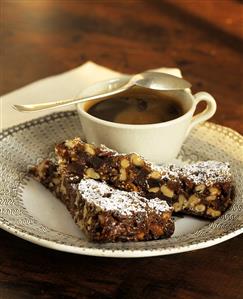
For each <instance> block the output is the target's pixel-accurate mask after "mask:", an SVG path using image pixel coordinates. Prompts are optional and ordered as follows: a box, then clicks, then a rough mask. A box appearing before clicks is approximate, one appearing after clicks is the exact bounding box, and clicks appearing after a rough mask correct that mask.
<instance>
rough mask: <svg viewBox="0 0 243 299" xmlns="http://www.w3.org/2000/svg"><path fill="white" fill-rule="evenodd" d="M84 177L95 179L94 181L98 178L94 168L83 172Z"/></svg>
mask: <svg viewBox="0 0 243 299" xmlns="http://www.w3.org/2000/svg"><path fill="white" fill-rule="evenodd" d="M85 175H86V176H87V177H88V178H91V179H95V180H98V179H99V178H100V175H99V174H98V173H97V172H95V170H94V168H88V169H87V170H86V172H85Z"/></svg>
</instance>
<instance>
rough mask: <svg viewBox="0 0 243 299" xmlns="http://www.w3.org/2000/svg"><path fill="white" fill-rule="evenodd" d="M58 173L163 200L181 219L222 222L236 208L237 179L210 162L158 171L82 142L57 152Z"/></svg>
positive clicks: (138, 160) (76, 140) (133, 156)
mask: <svg viewBox="0 0 243 299" xmlns="http://www.w3.org/2000/svg"><path fill="white" fill-rule="evenodd" d="M55 151H56V156H57V161H58V165H59V166H58V172H59V173H60V174H61V175H62V174H63V173H66V174H69V175H77V176H78V177H79V178H80V179H82V178H92V179H97V180H102V181H106V182H107V183H108V184H110V185H112V186H114V187H115V188H119V189H121V190H125V191H136V192H141V193H142V195H143V196H145V197H146V198H154V197H158V198H160V199H162V200H166V201H167V202H168V204H170V205H173V207H174V211H175V212H177V213H179V212H183V213H186V214H192V215H198V216H202V217H204V218H212V219H214V218H217V217H219V216H220V215H221V214H222V213H223V212H224V211H225V210H226V209H227V208H228V207H229V206H230V204H231V202H232V197H233V186H232V178H231V174H230V168H229V164H228V163H223V162H216V161H207V162H198V163H195V164H193V165H190V166H185V167H176V166H174V165H170V166H166V167H156V166H154V165H152V164H151V163H150V162H147V161H146V160H144V159H143V158H142V157H141V156H139V155H138V154H136V153H131V154H119V153H117V152H115V151H113V150H110V149H108V148H107V147H105V146H101V147H95V146H94V145H93V144H88V143H85V142H83V141H81V140H80V139H79V138H74V139H73V140H66V141H65V142H62V143H61V144H58V145H57V146H56V148H55Z"/></svg>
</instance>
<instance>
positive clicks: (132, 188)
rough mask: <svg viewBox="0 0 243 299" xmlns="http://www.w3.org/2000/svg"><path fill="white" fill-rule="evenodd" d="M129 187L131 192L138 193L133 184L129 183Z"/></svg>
mask: <svg viewBox="0 0 243 299" xmlns="http://www.w3.org/2000/svg"><path fill="white" fill-rule="evenodd" d="M129 186H130V190H131V191H135V192H138V187H137V186H136V185H134V184H133V183H130V184H129Z"/></svg>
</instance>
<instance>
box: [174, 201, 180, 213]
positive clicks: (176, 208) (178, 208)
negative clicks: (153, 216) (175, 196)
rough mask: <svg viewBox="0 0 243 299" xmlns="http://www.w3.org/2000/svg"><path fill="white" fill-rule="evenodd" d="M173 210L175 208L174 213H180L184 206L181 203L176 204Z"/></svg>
mask: <svg viewBox="0 0 243 299" xmlns="http://www.w3.org/2000/svg"><path fill="white" fill-rule="evenodd" d="M173 208H174V211H175V212H179V211H181V209H182V205H181V204H180V203H179V202H175V203H174V204H173Z"/></svg>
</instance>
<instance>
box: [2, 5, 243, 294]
mask: <svg viewBox="0 0 243 299" xmlns="http://www.w3.org/2000/svg"><path fill="white" fill-rule="evenodd" d="M0 14H1V15H0V44H1V53H0V54H1V55H0V66H1V68H0V75H1V78H0V79H1V80H0V94H4V93H7V92H10V91H12V90H14V89H16V88H18V87H21V86H23V85H25V84H27V83H30V82H33V81H35V80H37V79H40V78H44V77H47V76H49V75H54V74H58V73H60V72H63V71H66V70H68V69H71V68H73V67H76V66H78V65H80V64H82V63H84V62H86V61H87V60H92V61H94V62H96V63H98V64H101V65H104V66H107V67H110V68H112V69H115V70H117V71H121V72H126V73H129V72H131V73H136V72H140V71H143V70H145V69H150V68H157V67H162V66H166V67H179V68H181V70H182V72H183V75H184V76H185V78H186V79H188V80H189V81H190V82H192V84H193V92H197V91H201V90H204V91H208V92H209V93H211V94H212V95H214V97H215V98H216V101H217V103H218V110H217V113H216V114H215V116H214V117H213V121H214V122H216V123H219V124H221V125H224V126H228V127H231V128H232V129H234V130H237V131H238V132H240V133H243V121H242V119H243V91H242V83H243V82H242V78H243V74H242V73H243V68H242V54H241V53H242V50H243V49H242V48H243V46H242V36H243V23H242V16H243V10H242V1H236V0H235V1H233V0H232V1H230V0H229V1H224V0H218V1H217V0H215V1H209V0H205V1H203V0H198V1H196V0H194V1H190V0H188V1H185V0H181V1H179V0H175V1H174V0H172V1H149V0H148V1H129V0H127V1H125V0H124V1H72V0H71V1H68V0H60V1H58V0H52V1H51V0H49V1H46V0H42V1H40V0H39V1H34V0H22V1H21V0H19V1H5V0H2V1H1V2H0ZM242 245H243V238H242V237H241V236H239V237H236V238H234V239H232V240H229V241H227V242H225V243H222V244H219V245H216V246H214V247H211V248H207V249H202V250H199V251H194V252H188V253H183V254H178V255H171V256H162V257H154V258H140V259H130V260H129V259H112V258H96V257H86V256H77V255H73V254H68V253H62V252H57V251H52V250H49V249H45V248H41V247H38V246H36V245H33V244H31V243H28V242H26V241H23V240H21V239H18V238H16V237H14V236H12V235H10V234H8V233H6V232H4V231H2V230H1V231H0V299H2V298H3V299H5V298H10V299H12V298H13V299H15V298H16V299H22V298H134V299H135V298H136V299H137V298H149V299H150V298H152V299H153V298H171V297H172V298H182V299H184V298H185V299H186V298H197V299H200V298H202V299H204V298H218V299H219V298H220V299H221V298H226V299H232V298H235V299H237V298H239V299H240V298H243V291H242V289H243V257H242Z"/></svg>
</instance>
